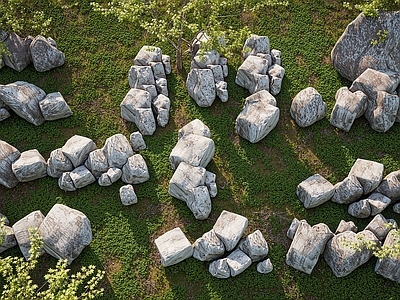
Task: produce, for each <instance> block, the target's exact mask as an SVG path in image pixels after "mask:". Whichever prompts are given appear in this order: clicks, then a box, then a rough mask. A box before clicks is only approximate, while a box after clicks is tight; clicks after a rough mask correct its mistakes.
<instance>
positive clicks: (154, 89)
mask: <svg viewBox="0 0 400 300" xmlns="http://www.w3.org/2000/svg"><path fill="white" fill-rule="evenodd" d="M140 89H142V90H144V91H146V92H149V94H150V99H153V98H154V97H157V95H158V91H157V87H156V86H155V85H153V84H146V85H143V86H142V87H141V88H140Z"/></svg>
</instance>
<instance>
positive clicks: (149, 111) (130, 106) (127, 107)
mask: <svg viewBox="0 0 400 300" xmlns="http://www.w3.org/2000/svg"><path fill="white" fill-rule="evenodd" d="M170 60H171V59H170V57H169V56H168V55H163V54H162V52H161V49H160V48H158V47H154V46H143V47H142V48H141V49H140V50H139V52H138V53H137V55H136V57H135V59H134V65H133V66H132V67H131V68H130V70H129V73H128V80H129V86H130V87H131V89H130V90H129V92H128V93H127V94H126V96H125V98H124V99H123V100H122V102H121V104H120V107H121V117H122V118H123V119H124V120H126V121H129V122H133V123H135V125H136V127H137V128H138V129H139V131H140V132H141V133H142V134H143V135H152V134H153V133H154V131H155V130H156V124H158V125H159V126H161V127H165V126H166V125H167V124H168V121H169V110H170V106H171V101H170V99H169V98H168V86H167V75H168V74H170V73H171V62H170Z"/></svg>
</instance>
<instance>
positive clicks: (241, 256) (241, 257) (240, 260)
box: [226, 249, 251, 277]
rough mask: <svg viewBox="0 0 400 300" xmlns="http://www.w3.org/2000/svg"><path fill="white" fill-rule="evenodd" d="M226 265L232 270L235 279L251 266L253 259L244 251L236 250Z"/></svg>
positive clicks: (228, 258) (227, 258)
mask: <svg viewBox="0 0 400 300" xmlns="http://www.w3.org/2000/svg"><path fill="white" fill-rule="evenodd" d="M226 263H227V264H228V266H229V268H230V270H231V276H232V277H235V276H237V275H239V274H240V273H242V272H243V271H244V270H246V269H247V268H248V267H250V265H251V259H250V257H248V256H247V255H246V253H244V252H243V251H242V250H239V249H236V250H235V251H233V252H232V253H230V254H229V255H228V256H227V257H226Z"/></svg>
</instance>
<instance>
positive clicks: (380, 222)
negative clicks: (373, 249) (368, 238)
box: [364, 214, 391, 242]
mask: <svg viewBox="0 0 400 300" xmlns="http://www.w3.org/2000/svg"><path fill="white" fill-rule="evenodd" d="M390 225H391V224H390V222H389V220H387V219H386V218H385V217H384V216H383V215H381V214H377V215H376V216H375V217H374V218H373V219H372V220H371V222H369V223H368V225H367V226H366V227H365V229H364V230H369V231H371V232H372V233H373V234H374V235H375V236H376V237H377V238H378V240H380V241H381V242H383V241H384V240H385V238H386V236H387V234H388V233H389V231H390V230H391V226H390Z"/></svg>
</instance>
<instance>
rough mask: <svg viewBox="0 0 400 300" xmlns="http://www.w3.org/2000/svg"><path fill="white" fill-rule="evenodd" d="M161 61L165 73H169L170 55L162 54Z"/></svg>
mask: <svg viewBox="0 0 400 300" xmlns="http://www.w3.org/2000/svg"><path fill="white" fill-rule="evenodd" d="M161 59H162V63H163V65H164V70H165V74H167V75H169V74H171V57H170V56H169V55H165V54H163V55H162V58H161Z"/></svg>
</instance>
